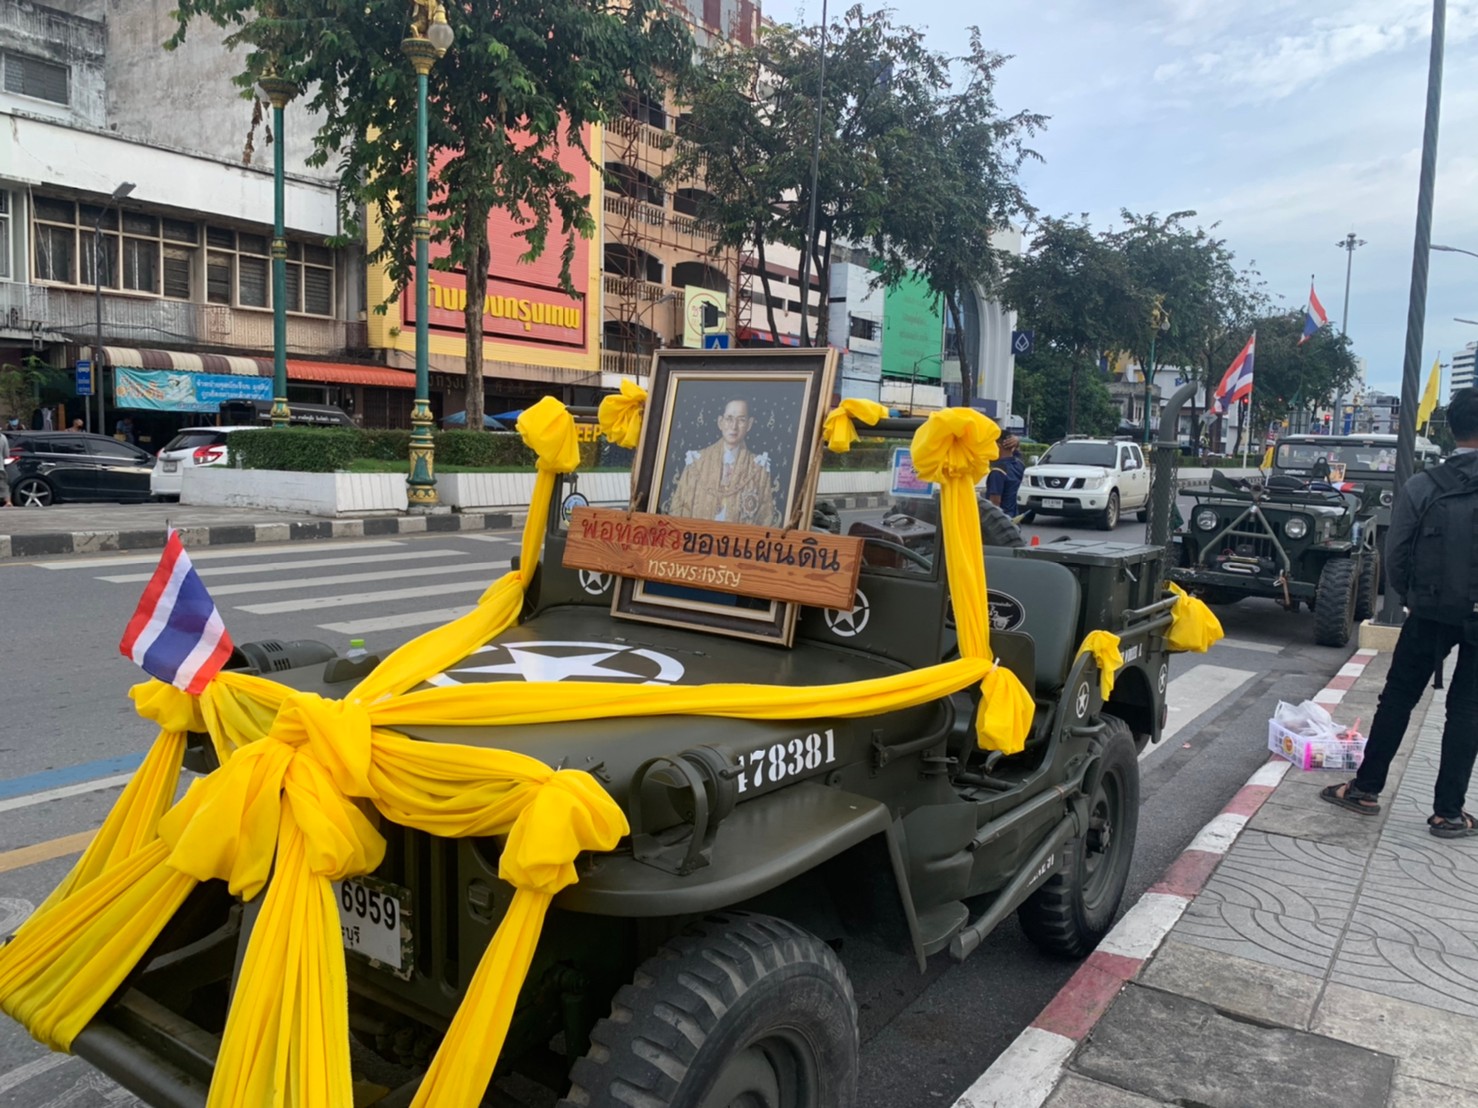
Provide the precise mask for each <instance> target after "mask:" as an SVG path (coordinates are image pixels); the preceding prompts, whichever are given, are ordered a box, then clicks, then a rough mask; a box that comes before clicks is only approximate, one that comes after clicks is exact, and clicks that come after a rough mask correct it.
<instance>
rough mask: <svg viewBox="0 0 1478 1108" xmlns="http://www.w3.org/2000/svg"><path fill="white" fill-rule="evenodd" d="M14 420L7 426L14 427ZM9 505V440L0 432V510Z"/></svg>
mask: <svg viewBox="0 0 1478 1108" xmlns="http://www.w3.org/2000/svg"><path fill="white" fill-rule="evenodd" d="M15 424H16V421H15V420H13V419H12V420H11V421H10V423H9V426H11V427H14V426H15ZM9 507H11V503H10V439H9V437H8V436H7V435H6V434H5V432H4V431H0V508H9Z"/></svg>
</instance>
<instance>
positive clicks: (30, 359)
mask: <svg viewBox="0 0 1478 1108" xmlns="http://www.w3.org/2000/svg"><path fill="white" fill-rule="evenodd" d="M48 373H49V371H48V368H47V366H46V363H44V362H43V361H42V360H41V359H40V358H38V357H36V355H34V354H28V355H26V357H24V358H22V359H21V362H20V364H19V365H16V364H15V363H14V362H6V363H5V364H4V365H0V414H3V415H5V416H6V417H10V416H14V417H15V418H17V419H19V420H21V421H22V422H26V421H27V420H28V419H29V418H30V415H31V411H32V409H34V408H35V407H36V405H37V403H38V402H39V400H40V396H41V386H42V385H43V384H44V383H45V381H46V378H47V376H48Z"/></svg>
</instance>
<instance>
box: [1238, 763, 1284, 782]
mask: <svg viewBox="0 0 1478 1108" xmlns="http://www.w3.org/2000/svg"><path fill="white" fill-rule="evenodd" d="M1288 768H1289V763H1287V762H1284V761H1277V762H1267V763H1266V764H1264V765H1262V766H1259V767H1258V770H1257V772H1256V773H1254V774H1253V775H1252V776H1251V777H1249V778H1248V779H1247V783H1248V784H1249V785H1266V786H1268V787H1270V788H1276V787H1277V785H1278V782H1280V781H1282V780H1283V777H1284V775H1285V774H1287V773H1288Z"/></svg>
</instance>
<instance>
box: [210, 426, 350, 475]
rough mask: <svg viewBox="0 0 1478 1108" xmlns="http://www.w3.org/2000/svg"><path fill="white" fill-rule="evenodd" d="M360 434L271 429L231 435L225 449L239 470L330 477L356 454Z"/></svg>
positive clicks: (337, 429) (338, 429)
mask: <svg viewBox="0 0 1478 1108" xmlns="http://www.w3.org/2000/svg"><path fill="white" fill-rule="evenodd" d="M363 434H364V433H363V432H362V431H356V430H353V429H352V428H348V427H334V428H329V427H286V428H275V427H274V428H269V429H264V430H259V431H233V432H231V434H230V435H229V436H228V437H227V440H226V447H227V449H228V450H229V451H230V455H231V463H232V464H233V465H236V466H239V467H240V468H242V469H285V470H293V471H295V472H298V473H333V472H335V471H336V470H340V469H343V468H345V467H346V466H347V465H348V464H349V462H350V460H351V459H353V458H354V457H355V456H356V455H357V454H358V452H359V450H360V447H361V441H362V439H363Z"/></svg>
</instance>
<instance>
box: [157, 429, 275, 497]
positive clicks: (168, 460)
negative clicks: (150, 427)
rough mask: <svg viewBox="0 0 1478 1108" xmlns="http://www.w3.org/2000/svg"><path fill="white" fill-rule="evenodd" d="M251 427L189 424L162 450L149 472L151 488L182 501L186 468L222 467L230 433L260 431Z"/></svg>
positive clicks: (161, 494) (225, 457)
mask: <svg viewBox="0 0 1478 1108" xmlns="http://www.w3.org/2000/svg"><path fill="white" fill-rule="evenodd" d="M256 430H259V428H257V427H255V426H249V427H186V428H185V429H184V430H183V431H181V432H180V433H179V434H178V435H176V436H175V437H174V438H172V439H170V440H169V442H167V443H165V445H164V449H163V450H161V451H159V456H158V457H157V458H156V459H155V460H154V469H153V471H152V472H151V473H150V474H149V491H150V493H152V494H153V495H154V496H157V497H159V498H160V499H167V500H178V499H179V497H180V489H181V488H182V487H183V486H184V482H185V470H187V469H194V468H195V467H197V466H222V465H225V464H226V459H227V456H228V451H227V449H226V436H227V435H229V434H230V433H231V432H232V431H256Z"/></svg>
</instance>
